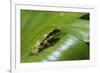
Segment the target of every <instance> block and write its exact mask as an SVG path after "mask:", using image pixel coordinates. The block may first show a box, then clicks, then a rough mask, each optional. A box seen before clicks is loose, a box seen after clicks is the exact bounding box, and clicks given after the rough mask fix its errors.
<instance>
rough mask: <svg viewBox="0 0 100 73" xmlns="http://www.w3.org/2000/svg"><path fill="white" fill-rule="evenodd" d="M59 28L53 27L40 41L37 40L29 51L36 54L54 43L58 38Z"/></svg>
mask: <svg viewBox="0 0 100 73" xmlns="http://www.w3.org/2000/svg"><path fill="white" fill-rule="evenodd" d="M60 35H61V30H60V29H54V30H53V31H51V32H50V33H48V34H47V35H46V36H45V37H44V38H43V40H42V41H40V42H37V43H36V44H35V46H33V47H32V51H31V53H33V54H37V53H39V52H41V51H42V50H44V49H46V48H48V47H50V46H53V45H55V44H56V43H57V42H58V41H59V40H60V38H61V37H60Z"/></svg>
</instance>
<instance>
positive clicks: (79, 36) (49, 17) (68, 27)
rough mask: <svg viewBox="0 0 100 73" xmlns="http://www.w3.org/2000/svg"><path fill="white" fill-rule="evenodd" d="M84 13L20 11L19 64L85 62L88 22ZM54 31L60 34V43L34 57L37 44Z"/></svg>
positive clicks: (86, 57)
mask: <svg viewBox="0 0 100 73" xmlns="http://www.w3.org/2000/svg"><path fill="white" fill-rule="evenodd" d="M85 14H86V13H80V12H55V11H35V10H21V62H22V63H23V62H42V61H64V60H85V59H89V45H87V44H86V42H89V20H83V19H80V17H81V16H83V15H85ZM54 29H59V30H60V31H61V34H60V40H59V41H58V42H57V43H56V44H55V45H53V46H49V47H47V48H45V49H44V50H43V51H41V52H38V53H37V54H33V55H30V51H31V49H33V50H34V51H35V48H32V46H35V45H36V43H37V42H40V41H42V40H43V38H44V36H45V35H47V34H49V33H50V32H51V31H53V30H54ZM55 55H56V56H55Z"/></svg>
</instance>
